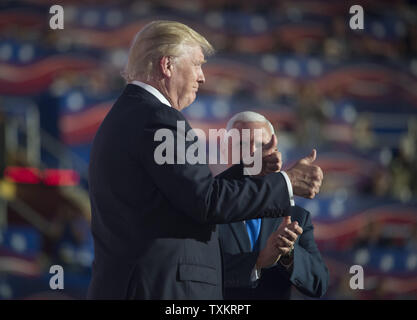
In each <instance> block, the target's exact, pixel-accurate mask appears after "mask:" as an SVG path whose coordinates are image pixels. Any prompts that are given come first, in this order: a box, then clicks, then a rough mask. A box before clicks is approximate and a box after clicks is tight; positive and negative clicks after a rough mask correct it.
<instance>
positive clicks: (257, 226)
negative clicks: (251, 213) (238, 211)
mask: <svg viewBox="0 0 417 320" xmlns="http://www.w3.org/2000/svg"><path fill="white" fill-rule="evenodd" d="M246 229H247V230H248V235H249V239H250V243H251V248H252V251H257V246H256V245H257V241H258V237H259V232H260V231H261V218H258V219H252V220H246Z"/></svg>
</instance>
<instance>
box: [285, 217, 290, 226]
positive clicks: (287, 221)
mask: <svg viewBox="0 0 417 320" xmlns="http://www.w3.org/2000/svg"><path fill="white" fill-rule="evenodd" d="M283 222H284V224H285V225H289V224H291V216H285V217H284V220H283Z"/></svg>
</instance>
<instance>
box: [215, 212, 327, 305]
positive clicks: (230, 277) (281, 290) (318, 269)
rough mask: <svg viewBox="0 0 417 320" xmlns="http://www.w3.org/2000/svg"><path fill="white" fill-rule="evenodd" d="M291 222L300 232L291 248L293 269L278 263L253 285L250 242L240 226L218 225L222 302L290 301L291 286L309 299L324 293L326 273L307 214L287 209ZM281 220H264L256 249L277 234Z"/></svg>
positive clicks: (255, 256) (253, 263) (253, 257)
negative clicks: (222, 266) (223, 286)
mask: <svg viewBox="0 0 417 320" xmlns="http://www.w3.org/2000/svg"><path fill="white" fill-rule="evenodd" d="M289 215H290V216H291V219H292V221H298V223H299V225H300V226H301V227H302V228H303V233H302V234H301V236H299V237H298V238H297V240H296V242H295V245H294V256H293V259H294V260H293V266H292V268H290V269H289V270H287V269H286V268H285V267H284V266H282V265H281V264H280V263H279V262H278V264H277V265H276V266H274V267H272V268H269V269H263V270H262V273H261V278H260V279H259V280H257V281H256V282H252V281H251V279H250V275H251V272H252V269H253V267H254V266H255V263H256V260H257V258H258V252H251V245H250V240H249V237H248V233H247V230H246V226H245V224H244V223H243V222H235V223H230V224H225V225H221V226H220V228H219V233H220V241H221V248H222V251H223V254H224V264H225V274H224V277H225V299H241V300H242V299H243V300H246V299H247V300H256V299H263V300H268V299H270V300H272V299H289V298H290V293H291V290H290V289H291V285H294V286H295V287H296V288H297V289H298V290H299V291H300V292H301V293H303V294H305V295H307V296H310V297H316V298H318V297H321V296H323V295H324V294H325V293H326V290H327V285H328V280H329V272H328V270H327V267H326V265H325V263H324V261H323V259H322V257H321V255H320V252H319V250H318V248H317V245H316V243H315V241H314V236H313V225H312V223H311V218H310V213H309V212H308V211H306V210H304V209H303V208H301V207H299V206H294V207H290V209H289ZM282 219H283V218H263V219H262V223H261V231H260V234H259V239H258V241H259V247H260V248H261V249H262V248H264V247H265V246H266V243H267V240H268V238H269V236H270V235H271V233H273V232H274V231H275V230H277V228H278V226H279V225H280V224H281V221H282Z"/></svg>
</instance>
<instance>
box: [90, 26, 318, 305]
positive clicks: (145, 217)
mask: <svg viewBox="0 0 417 320" xmlns="http://www.w3.org/2000/svg"><path fill="white" fill-rule="evenodd" d="M212 51H213V49H212V47H211V45H210V44H209V43H208V42H207V40H206V39H204V38H203V37H202V36H201V35H199V34H198V33H197V32H195V31H194V30H192V29H190V28H189V27H187V26H185V25H183V24H181V23H177V22H170V21H155V22H152V23H150V24H148V25H147V26H145V27H144V28H143V29H142V30H141V31H140V32H139V33H138V35H137V36H136V37H135V40H134V41H133V44H132V46H131V49H130V53H129V58H128V62H127V65H126V69H125V72H124V77H125V79H126V80H127V82H128V85H127V86H126V88H125V89H124V91H123V93H122V94H121V96H120V97H119V98H118V100H117V101H116V102H115V104H114V105H113V107H112V109H111V110H110V111H109V113H108V114H107V116H106V118H105V119H104V120H103V122H102V124H101V126H100V128H99V130H98V132H97V134H96V137H95V138H94V142H93V147H92V150H91V158H90V168H89V191H90V200H91V208H92V233H93V238H94V250H95V252H94V253H95V256H94V262H93V270H92V280H91V283H90V287H89V292H88V298H90V299H109V298H110V299H222V266H221V253H220V248H219V241H218V234H217V231H216V224H218V223H229V222H233V221H240V220H244V219H252V218H255V217H266V216H270V217H278V216H281V215H282V214H283V213H284V212H285V210H286V209H287V208H288V206H289V205H290V200H291V197H292V192H293V191H294V194H298V195H302V196H305V197H310V198H312V197H314V196H315V194H317V193H318V192H319V187H320V185H321V180H322V177H323V176H322V172H321V169H320V168H318V167H315V166H310V165H302V164H297V165H296V166H294V167H293V168H292V169H290V170H288V171H287V174H284V173H275V172H274V171H276V170H277V169H278V166H279V161H280V159H279V154H278V153H277V151H276V150H274V147H275V144H276V138H275V137H273V139H271V141H270V143H269V144H268V145H267V147H266V148H264V150H263V163H262V166H263V168H262V169H263V172H264V173H268V172H271V173H270V174H266V175H265V176H264V177H262V178H257V177H243V178H242V179H239V180H236V179H231V178H228V177H227V173H225V174H224V175H223V177H222V178H214V177H213V176H212V175H211V173H210V171H209V168H208V166H207V164H199V163H197V164H190V163H188V161H185V160H186V159H184V154H183V153H184V152H181V150H182V151H185V150H187V149H188V147H189V146H190V145H191V144H192V143H193V141H189V139H185V137H186V134H187V133H188V132H190V130H191V127H190V126H189V124H188V122H187V121H186V119H185V118H184V116H183V115H182V114H181V112H180V110H182V109H183V108H185V107H187V106H188V105H190V104H191V103H192V102H193V101H194V99H195V98H196V92H197V90H198V87H199V86H200V85H201V84H203V83H204V81H205V79H204V74H203V71H202V67H201V66H202V64H203V62H204V55H207V54H210V53H211V52H212ZM179 124H181V125H182V126H183V128H182V129H179V128H180V126H179ZM187 136H188V134H187ZM164 137H165V141H163V142H161V141H162V140H163V138H164ZM169 138H172V139H173V140H172V141H171V142H170V141H169ZM164 143H165V150H164V152H162V153H161V154H159V155H157V152H156V151H157V150H160V148H161V145H162V144H164ZM182 143H183V144H185V149H184V146H182ZM181 148H183V149H181ZM171 151H172V152H173V155H174V156H173V157H171V156H170V152H171ZM161 157H162V159H161ZM164 157H165V158H164ZM161 160H166V163H164V161H162V162H161ZM237 171H240V172H242V166H239V165H236V166H234V167H232V168H231V169H230V170H229V172H237ZM292 186H294V188H292ZM293 189H294V190H293Z"/></svg>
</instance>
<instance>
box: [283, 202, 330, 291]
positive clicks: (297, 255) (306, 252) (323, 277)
mask: <svg viewBox="0 0 417 320" xmlns="http://www.w3.org/2000/svg"><path fill="white" fill-rule="evenodd" d="M303 210H304V209H303ZM304 211H305V212H306V213H307V214H306V222H305V224H304V227H303V233H302V235H301V236H300V239H299V241H298V242H297V243H295V245H294V260H293V266H292V273H291V276H290V279H289V280H290V281H291V283H292V284H293V285H294V286H295V287H296V288H297V289H298V290H299V291H300V292H301V293H303V294H305V295H308V296H310V297H315V298H319V297H322V296H323V295H324V294H325V293H326V291H327V286H328V282H329V271H328V269H327V267H326V264H325V263H324V261H323V259H322V257H321V255H320V251H319V249H318V247H317V244H316V242H315V240H314V234H313V229H314V227H313V224H312V222H311V218H310V213H309V212H308V211H306V210H304Z"/></svg>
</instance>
